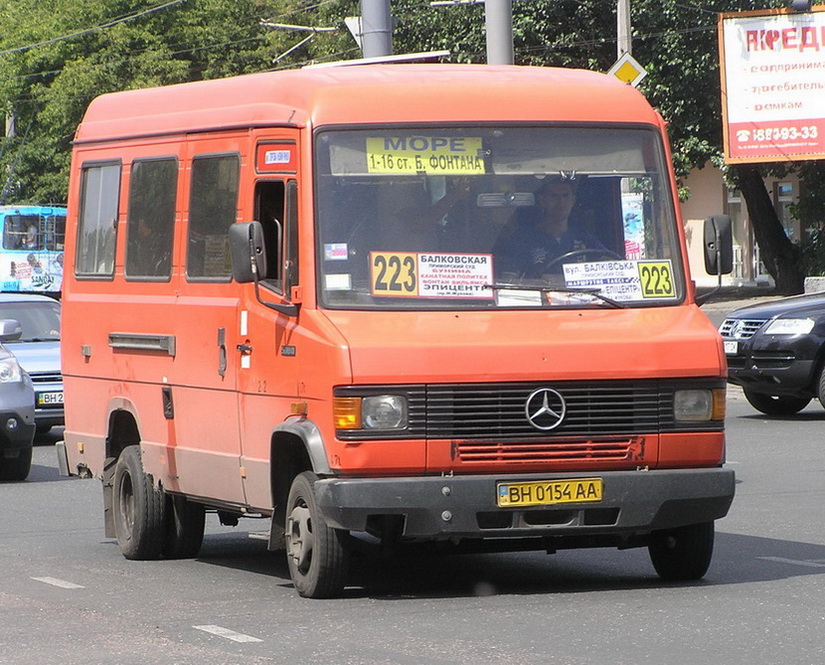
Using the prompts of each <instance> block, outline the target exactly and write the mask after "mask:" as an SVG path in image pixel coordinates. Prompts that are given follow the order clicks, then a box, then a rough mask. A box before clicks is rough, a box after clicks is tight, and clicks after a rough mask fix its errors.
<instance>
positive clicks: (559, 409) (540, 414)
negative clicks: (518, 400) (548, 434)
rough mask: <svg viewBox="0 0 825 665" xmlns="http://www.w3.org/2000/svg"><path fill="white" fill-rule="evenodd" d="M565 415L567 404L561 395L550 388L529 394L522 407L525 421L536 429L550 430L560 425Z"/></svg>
mask: <svg viewBox="0 0 825 665" xmlns="http://www.w3.org/2000/svg"><path fill="white" fill-rule="evenodd" d="M566 413H567V404H566V403H565V401H564V397H562V396H561V394H560V393H559V392H558V391H556V390H553V389H552V388H539V389H538V390H534V391H533V392H532V393H530V397H528V398H527V403H526V404H525V405H524V414H525V415H526V416H527V420H528V421H529V422H530V424H531V425H532V426H533V427H535V428H536V429H541V430H551V429H555V428H556V427H558V426H559V425H561V423H562V421H563V420H564V416H565V414H566Z"/></svg>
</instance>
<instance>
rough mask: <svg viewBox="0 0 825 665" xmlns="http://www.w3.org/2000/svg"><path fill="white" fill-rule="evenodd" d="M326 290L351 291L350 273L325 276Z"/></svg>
mask: <svg viewBox="0 0 825 665" xmlns="http://www.w3.org/2000/svg"><path fill="white" fill-rule="evenodd" d="M324 289H326V290H327V291H349V290H350V289H352V279H351V278H350V276H349V274H348V273H340V274H339V273H332V274H327V275H324Z"/></svg>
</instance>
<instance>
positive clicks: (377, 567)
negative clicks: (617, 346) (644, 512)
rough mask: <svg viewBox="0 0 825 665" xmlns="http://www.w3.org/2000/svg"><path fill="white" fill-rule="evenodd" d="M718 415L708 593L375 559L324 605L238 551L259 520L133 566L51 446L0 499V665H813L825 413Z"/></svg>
mask: <svg viewBox="0 0 825 665" xmlns="http://www.w3.org/2000/svg"><path fill="white" fill-rule="evenodd" d="M728 414H729V419H728V423H727V431H728V441H729V444H728V448H729V454H728V457H729V462H730V464H731V466H732V467H733V468H734V469H735V470H736V474H737V496H736V499H735V500H734V504H733V508H732V510H731V513H730V514H729V515H728V517H726V518H725V519H723V520H721V521H720V522H718V524H717V539H716V552H715V556H714V560H713V563H712V564H711V568H710V570H709V572H708V575H707V576H706V578H705V579H704V580H703V581H701V582H699V583H694V584H687V585H671V584H663V583H661V582H660V581H659V579H658V578H657V576H656V574H655V572H654V571H653V567H652V565H651V564H650V561H649V559H648V556H647V553H646V551H645V550H630V551H624V552H619V551H616V550H589V551H568V552H560V553H558V554H555V555H552V556H547V555H545V554H543V553H527V554H497V555H478V556H455V557H435V556H424V555H415V556H409V557H406V558H403V559H395V560H383V559H381V558H380V557H369V558H366V559H363V560H361V561H360V562H359V564H358V565H357V566H356V569H355V571H354V575H353V579H352V585H351V586H350V587H349V588H348V590H347V592H346V595H345V597H343V598H340V599H336V600H325V601H320V600H306V599H302V598H300V597H298V595H297V594H296V593H295V591H294V590H293V589H292V588H291V584H290V582H289V576H288V573H287V570H286V565H285V563H284V561H283V560H282V558H280V557H278V556H275V555H273V554H270V553H268V552H267V551H266V549H265V543H264V542H262V541H260V540H256V539H253V538H250V537H249V532H255V531H260V530H262V529H263V528H264V527H265V525H263V524H262V523H261V522H250V523H248V524H244V523H243V522H242V524H241V526H240V527H237V528H234V529H232V528H229V527H222V526H220V525H219V524H218V523H217V520H216V519H215V518H214V516H213V515H210V516H209V518H208V522H207V535H206V538H205V541H204V546H203V548H202V551H201V553H200V554H199V556H198V557H197V558H195V559H190V560H182V561H156V562H135V561H127V560H125V559H124V558H123V557H122V556H121V554H120V552H119V550H118V548H117V545H116V544H115V543H114V542H113V541H111V540H109V539H106V538H105V537H104V535H103V527H102V501H101V491H100V483H99V482H98V481H94V480H79V479H74V478H73V479H65V478H61V477H60V476H59V475H58V474H57V465H56V456H55V451H54V446H53V443H54V437H52V438H51V439H48V440H46V441H43V442H41V445H38V446H37V448H36V449H35V461H34V463H35V466H34V468H33V470H32V474H31V476H30V477H29V479H28V480H27V481H26V482H23V483H6V484H0V506H2V508H1V509H0V562H1V563H2V566H3V571H2V576H0V626H2V628H0V663H2V664H7V663H8V664H15V665H16V664H17V663H20V664H23V663H26V664H28V663H38V664H52V663H54V664H55V665H75V664H78V665H79V664H81V663H82V664H95V665H96V664H100V665H108V664H112V665H114V664H117V665H131V664H135V665H137V664H155V663H157V664H161V663H162V664H173V663H174V664H180V665H189V664H193V665H194V664H197V665H218V664H220V665H234V664H239V665H245V664H259V663H260V664H264V663H267V664H268V663H297V662H301V663H331V664H337V663H349V664H359V665H360V664H364V665H366V664H369V665H379V664H380V665H385V664H410V665H412V664H415V665H420V664H435V665H446V664H459V663H461V664H464V663H467V664H470V663H472V664H479V663H508V664H513V663H541V664H556V663H558V664H565V665H567V664H570V665H580V664H591V663H592V664H597V663H598V664H599V665H603V664H604V663H610V664H611V665H612V664H616V665H618V664H625V663H626V664H633V665H638V664H643V663H651V664H653V663H655V664H657V665H660V664H662V663H667V664H668V665H680V664H685V665H688V664H690V665H694V664H703V663H711V662H712V663H721V664H725V665H728V664H730V665H736V664H739V663H741V664H743V665H744V664H746V663H747V664H748V665H751V664H754V663H758V664H760V665H761V664H766V663H782V664H783V665H790V664H797V663H805V664H807V663H810V664H815V663H816V664H818V663H821V662H823V660H825V630H824V629H825V529H823V522H825V519H824V518H825V507H823V506H825V484H824V483H823V471H825V442H823V436H822V431H823V424H825V410H823V409H822V408H821V407H820V406H819V404H818V403H813V404H811V405H810V406H809V407H808V408H807V409H805V410H804V411H803V412H802V413H801V414H800V415H799V416H797V417H795V418H793V419H785V420H781V419H769V418H766V417H764V416H761V415H760V414H757V413H756V412H755V411H753V409H752V408H751V407H750V406H749V405H748V404H747V403H746V402H745V401H744V398H743V397H742V396H741V393H737V392H734V391H731V395H730V399H729V409H728Z"/></svg>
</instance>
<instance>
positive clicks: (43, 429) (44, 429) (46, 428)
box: [34, 425, 52, 436]
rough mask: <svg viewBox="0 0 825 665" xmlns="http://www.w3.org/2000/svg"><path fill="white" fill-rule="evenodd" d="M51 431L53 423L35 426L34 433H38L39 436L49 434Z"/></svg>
mask: <svg viewBox="0 0 825 665" xmlns="http://www.w3.org/2000/svg"><path fill="white" fill-rule="evenodd" d="M51 431H52V426H51V425H37V427H36V428H35V431H34V433H35V434H37V436H42V435H44V434H48V433H49V432H51Z"/></svg>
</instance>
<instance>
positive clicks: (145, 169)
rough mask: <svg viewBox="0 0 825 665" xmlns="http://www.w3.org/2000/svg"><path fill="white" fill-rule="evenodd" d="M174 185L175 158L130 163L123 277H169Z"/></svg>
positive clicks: (173, 219)
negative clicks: (124, 273)
mask: <svg viewBox="0 0 825 665" xmlns="http://www.w3.org/2000/svg"><path fill="white" fill-rule="evenodd" d="M177 185H178V161H177V159H175V158H169V159H153V160H144V161H136V162H134V163H133V164H132V173H131V175H130V177H129V217H128V221H127V223H126V277H127V279H128V278H137V279H144V280H145V279H152V278H161V279H168V278H169V277H171V275H172V242H173V237H174V230H175V194H176V193H177Z"/></svg>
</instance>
